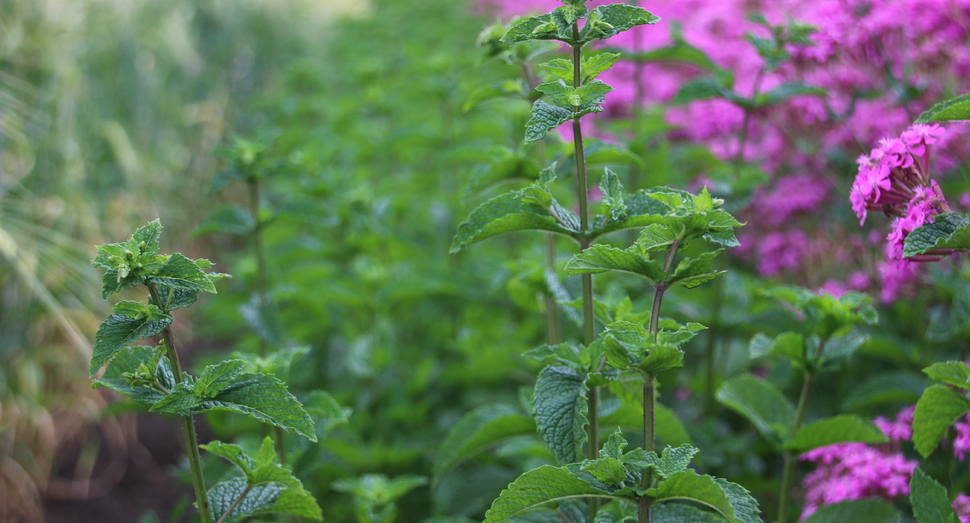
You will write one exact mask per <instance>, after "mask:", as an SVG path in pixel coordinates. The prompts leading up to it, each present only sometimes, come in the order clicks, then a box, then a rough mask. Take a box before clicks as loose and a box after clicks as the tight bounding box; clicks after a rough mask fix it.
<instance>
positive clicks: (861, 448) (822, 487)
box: [800, 407, 970, 523]
mask: <svg viewBox="0 0 970 523" xmlns="http://www.w3.org/2000/svg"><path fill="white" fill-rule="evenodd" d="M914 411H915V407H907V408H905V409H903V410H902V411H900V412H899V414H898V415H897V416H896V418H895V419H887V418H884V417H878V418H876V419H874V420H873V424H875V425H876V426H877V427H879V429H880V430H881V431H882V432H883V434H885V435H886V437H887V438H889V443H885V444H882V445H875V446H871V445H866V444H865V443H838V444H835V445H828V446H826V447H820V448H817V449H814V450H811V451H809V452H806V453H804V454H802V455H801V458H800V459H801V460H802V461H810V462H813V463H815V464H816V465H818V468H816V469H815V470H814V471H812V472H810V473H809V474H808V475H806V476H805V479H804V480H803V481H802V486H803V487H804V488H805V505H804V508H803V510H802V515H801V518H802V519H805V518H808V517H809V516H811V515H812V514H814V513H815V511H816V510H818V508H819V507H821V506H823V505H829V504H832V503H838V502H840V501H850V500H855V499H864V498H872V497H878V498H883V499H887V500H892V499H893V498H896V497H898V496H908V495H909V481H910V477H911V476H912V475H913V469H915V468H916V467H917V465H918V463H917V462H916V461H914V460H909V459H906V457H905V456H904V455H903V453H902V452H901V446H902V443H903V442H905V441H910V440H912V439H913V412H914ZM954 428H955V429H956V432H957V437H956V438H955V439H954V441H953V454H954V456H956V457H957V458H959V459H960V460H961V461H962V460H963V459H964V456H965V455H966V454H967V453H968V452H970V415H968V416H967V417H966V418H965V419H963V420H961V421H958V422H957V423H955V424H954ZM953 508H954V509H955V510H956V511H957V514H958V515H959V516H960V521H961V522H963V523H970V496H967V495H965V494H960V495H958V496H957V497H956V499H955V500H954V501H953Z"/></svg>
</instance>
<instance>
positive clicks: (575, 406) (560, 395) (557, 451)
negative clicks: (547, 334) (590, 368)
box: [532, 367, 588, 464]
mask: <svg viewBox="0 0 970 523" xmlns="http://www.w3.org/2000/svg"><path fill="white" fill-rule="evenodd" d="M587 390H588V387H587V386H586V378H585V377H584V376H581V375H580V374H579V373H577V372H576V371H574V370H573V369H570V368H569V367H546V368H544V369H542V372H540V373H539V379H538V381H536V391H535V403H534V406H533V411H532V413H533V417H534V418H535V421H536V426H537V427H538V429H539V434H541V435H542V438H543V439H544V440H545V442H546V444H547V445H549V448H550V449H551V450H552V452H553V454H554V455H555V456H556V459H558V460H559V462H560V463H563V464H566V463H574V462H576V461H579V460H581V459H582V458H583V451H584V449H585V447H586V425H587V423H588V422H587V419H586V412H587V404H586V391H587Z"/></svg>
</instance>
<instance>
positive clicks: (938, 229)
mask: <svg viewBox="0 0 970 523" xmlns="http://www.w3.org/2000/svg"><path fill="white" fill-rule="evenodd" d="M937 249H958V250H965V249H970V217H968V216H967V215H966V214H959V213H955V212H948V213H943V214H939V215H937V216H934V217H933V223H927V224H926V225H922V226H920V227H917V228H916V229H915V230H913V231H912V232H911V233H909V235H907V236H906V240H905V241H904V243H903V257H906V258H908V257H910V256H916V255H919V254H924V253H926V252H928V251H933V250H937Z"/></svg>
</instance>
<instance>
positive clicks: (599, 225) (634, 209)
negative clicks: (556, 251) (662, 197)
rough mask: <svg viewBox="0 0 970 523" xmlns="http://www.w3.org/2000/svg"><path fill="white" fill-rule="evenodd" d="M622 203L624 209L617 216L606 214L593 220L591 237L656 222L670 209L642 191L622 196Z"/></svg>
mask: <svg viewBox="0 0 970 523" xmlns="http://www.w3.org/2000/svg"><path fill="white" fill-rule="evenodd" d="M623 204H624V205H625V206H626V210H625V212H624V213H622V215H621V216H620V217H619V218H613V216H612V215H606V216H605V217H604V216H600V217H598V218H597V219H595V220H594V221H593V225H592V229H593V230H592V232H591V234H590V237H591V238H599V237H600V236H603V235H606V234H610V233H612V232H616V231H621V230H624V229H633V228H636V227H645V226H647V225H650V224H652V223H658V222H660V221H661V220H662V218H663V216H664V215H665V214H667V213H668V212H669V211H670V207H668V206H667V205H665V204H664V203H663V202H660V201H658V200H656V199H654V198H651V197H650V196H648V194H647V193H646V192H644V191H638V192H636V193H633V194H630V195H626V196H625V197H624V198H623Z"/></svg>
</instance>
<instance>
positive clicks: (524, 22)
mask: <svg viewBox="0 0 970 523" xmlns="http://www.w3.org/2000/svg"><path fill="white" fill-rule="evenodd" d="M560 20H561V17H560ZM560 23H562V21H561V22H560ZM565 29H566V28H564V27H562V26H561V25H559V24H557V20H556V19H555V18H554V17H553V15H552V13H546V14H544V15H539V16H530V17H528V18H523V19H521V20H519V21H517V22H516V23H515V24H513V25H512V27H511V28H509V31H508V32H507V33H505V36H503V37H502V41H503V42H505V43H507V44H514V43H517V42H525V41H527V40H560V41H563V42H566V43H572V42H571V40H572V38H571V35H570V34H569V33H566V32H565ZM568 29H569V31H570V32H571V30H572V29H571V28H568Z"/></svg>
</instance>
